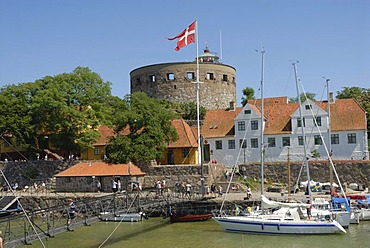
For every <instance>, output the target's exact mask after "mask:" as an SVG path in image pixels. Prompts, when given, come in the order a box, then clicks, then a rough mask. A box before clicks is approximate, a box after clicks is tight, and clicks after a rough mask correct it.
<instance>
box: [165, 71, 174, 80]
mask: <svg viewBox="0 0 370 248" xmlns="http://www.w3.org/2000/svg"><path fill="white" fill-rule="evenodd" d="M167 80H170V81H172V80H175V74H174V73H167Z"/></svg>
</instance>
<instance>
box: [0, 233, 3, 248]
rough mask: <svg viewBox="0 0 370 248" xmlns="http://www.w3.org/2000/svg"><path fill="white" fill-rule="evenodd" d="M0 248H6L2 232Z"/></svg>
mask: <svg viewBox="0 0 370 248" xmlns="http://www.w3.org/2000/svg"><path fill="white" fill-rule="evenodd" d="M0 248H4V239H3V232H2V231H0Z"/></svg>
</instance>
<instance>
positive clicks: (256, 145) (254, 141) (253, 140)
mask: <svg viewBox="0 0 370 248" xmlns="http://www.w3.org/2000/svg"><path fill="white" fill-rule="evenodd" d="M251 147H252V148H258V139H255V138H254V139H251Z"/></svg>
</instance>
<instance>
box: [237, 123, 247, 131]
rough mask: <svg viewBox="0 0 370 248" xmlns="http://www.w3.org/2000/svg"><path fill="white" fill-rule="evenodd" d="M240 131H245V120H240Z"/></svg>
mask: <svg viewBox="0 0 370 248" xmlns="http://www.w3.org/2000/svg"><path fill="white" fill-rule="evenodd" d="M238 131H245V121H238Z"/></svg>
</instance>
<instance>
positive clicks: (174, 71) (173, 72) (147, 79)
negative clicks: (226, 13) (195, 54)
mask: <svg viewBox="0 0 370 248" xmlns="http://www.w3.org/2000/svg"><path fill="white" fill-rule="evenodd" d="M198 59H199V81H200V89H199V98H200V105H201V106H203V107H205V108H206V109H208V110H210V109H226V108H229V107H230V106H234V104H235V101H236V77H235V74H236V70H235V68H234V67H232V66H229V65H225V64H222V63H221V62H220V61H219V58H218V57H217V56H216V55H214V54H212V53H211V52H210V51H209V50H208V47H206V49H205V50H204V53H203V54H202V55H200V56H199V58H198ZM196 66H197V64H196V61H194V62H174V63H163V64H154V65H148V66H143V67H140V68H137V69H134V70H133V71H131V73H130V82H131V94H132V93H134V92H145V93H146V94H147V95H148V96H149V97H153V98H156V99H164V100H168V101H170V102H173V103H185V102H196V83H195V82H196ZM231 103H232V105H231Z"/></svg>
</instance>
